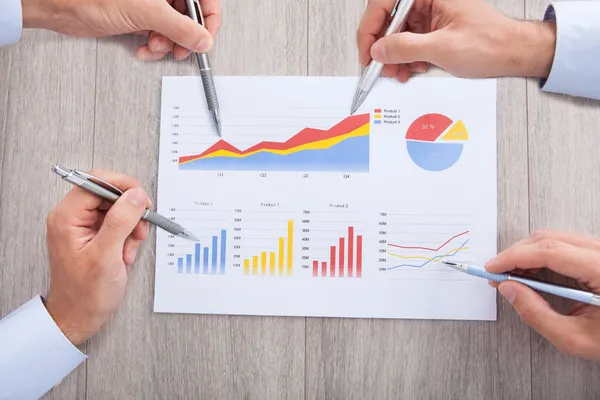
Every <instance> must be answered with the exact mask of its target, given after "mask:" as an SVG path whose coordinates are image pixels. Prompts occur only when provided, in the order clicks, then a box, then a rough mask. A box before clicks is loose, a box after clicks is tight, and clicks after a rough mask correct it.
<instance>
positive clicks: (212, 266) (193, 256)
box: [177, 229, 227, 275]
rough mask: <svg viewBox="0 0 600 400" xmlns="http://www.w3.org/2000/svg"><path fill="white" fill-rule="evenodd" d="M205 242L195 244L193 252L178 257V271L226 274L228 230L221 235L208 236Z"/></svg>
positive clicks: (183, 272) (182, 272) (184, 272)
mask: <svg viewBox="0 0 600 400" xmlns="http://www.w3.org/2000/svg"><path fill="white" fill-rule="evenodd" d="M205 243H206V245H204V243H202V242H201V243H196V244H194V250H193V253H188V254H184V255H181V256H179V257H178V258H177V272H178V273H180V274H204V275H224V274H225V260H226V258H227V231H226V230H225V229H223V230H221V235H220V236H213V237H212V238H207V240H206V242H205ZM184 266H185V267H184Z"/></svg>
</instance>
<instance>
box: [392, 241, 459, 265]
mask: <svg viewBox="0 0 600 400" xmlns="http://www.w3.org/2000/svg"><path fill="white" fill-rule="evenodd" d="M450 240H452V239H450ZM450 240H449V241H450ZM468 242H469V239H467V240H466V241H465V242H464V243H463V244H462V245H461V246H460V247H458V248H455V249H452V250H450V251H448V252H447V253H446V254H442V255H438V256H434V257H430V258H428V257H424V256H401V255H398V254H394V253H390V252H389V251H388V252H387V253H388V254H389V255H392V256H394V257H397V258H403V259H420V260H426V261H425V262H424V263H422V264H419V265H415V264H400V265H396V266H393V267H389V268H388V270H392V269H396V268H402V267H412V268H423V267H424V266H426V265H427V264H429V263H431V262H433V261H439V260H441V259H443V258H446V257H453V256H455V255H456V254H458V252H459V251H461V250H468V249H469V248H468V247H465V246H466V244H467V243H468ZM442 247H443V246H442Z"/></svg>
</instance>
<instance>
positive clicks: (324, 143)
mask: <svg viewBox="0 0 600 400" xmlns="http://www.w3.org/2000/svg"><path fill="white" fill-rule="evenodd" d="M369 132H370V129H369V124H368V123H367V124H365V125H363V126H361V127H359V128H357V129H355V130H353V131H352V132H349V133H346V134H345V135H340V136H335V137H332V138H329V139H325V140H319V141H316V142H310V143H305V144H302V145H300V146H296V147H292V148H289V149H285V150H277V149H268V150H267V149H260V150H257V151H252V152H249V153H245V154H237V153H232V152H230V151H228V150H217V151H215V152H214V153H211V154H207V155H205V156H203V157H202V158H212V157H231V158H244V157H248V156H251V155H253V154H256V153H260V152H264V153H272V154H279V155H287V154H291V153H297V152H299V151H303V150H323V149H328V148H330V147H333V146H335V145H336V144H338V143H340V142H342V141H344V140H346V139H350V138H353V137H358V136H366V135H368V134H369Z"/></svg>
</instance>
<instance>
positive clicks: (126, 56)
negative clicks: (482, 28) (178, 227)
mask: <svg viewBox="0 0 600 400" xmlns="http://www.w3.org/2000/svg"><path fill="white" fill-rule="evenodd" d="M496 3H497V5H498V6H499V7H500V8H501V9H502V10H503V11H504V12H506V13H507V14H510V15H512V16H515V17H519V18H523V17H527V18H532V19H539V18H540V17H541V16H542V15H543V12H544V10H545V7H546V2H545V1H542V0H527V2H526V4H524V3H523V0H498V1H497V2H496ZM363 6H364V1H363V0H345V1H342V0H293V1H292V0H245V1H235V0H223V12H224V25H223V28H222V31H221V32H220V34H219V36H218V39H217V43H216V49H215V50H214V55H213V56H212V60H213V65H214V69H215V71H217V73H218V74H220V75H257V74H262V75H356V74H358V73H359V66H358V63H357V59H358V56H357V51H356V46H355V32H356V28H357V26H358V21H359V19H360V15H361V13H362V8H363ZM524 13H525V14H524ZM143 41H144V38H140V37H132V36H125V37H119V38H108V39H100V40H95V39H73V38H67V37H63V36H59V35H56V34H53V33H49V32H31V31H28V32H26V33H25V34H24V37H23V39H22V40H21V42H20V43H19V44H18V45H15V46H11V47H10V48H2V49H0V71H1V72H0V179H1V180H0V266H1V267H0V288H1V289H0V314H1V315H2V316H3V315H6V314H7V313H8V312H9V311H10V310H13V309H14V308H16V307H18V306H20V305H21V304H22V303H24V302H25V301H27V300H28V299H30V298H31V297H32V296H33V295H35V294H37V293H44V292H45V290H46V287H47V284H48V278H47V276H48V275H47V264H46V248H45V239H44V233H45V228H44V223H45V218H46V215H47V213H48V212H49V210H50V209H51V208H52V207H53V206H54V205H55V204H56V203H57V202H58V201H59V200H60V199H61V198H62V197H63V195H64V194H65V193H66V192H67V191H68V190H69V189H70V188H71V187H70V186H69V185H67V184H61V183H59V182H58V181H57V178H56V176H54V175H53V174H52V173H51V171H50V166H51V165H52V164H54V163H56V162H60V163H63V164H65V165H68V166H77V167H78V168H80V169H88V168H91V167H92V166H97V167H102V168H105V169H112V170H116V171H120V172H124V173H127V174H130V175H133V176H136V177H137V178H139V179H140V180H141V182H142V183H143V185H144V187H145V189H146V190H147V191H148V192H149V193H151V194H152V195H153V196H155V194H156V177H157V157H158V136H159V115H160V112H159V111H160V104H159V103H160V81H161V77H162V76H163V75H196V74H197V68H196V65H195V64H194V62H193V61H192V59H191V58H190V59H188V60H186V61H185V62H175V61H173V60H172V59H169V60H165V61H162V62H152V63H142V62H139V61H137V60H136V59H135V58H134V54H135V49H136V48H137V45H139V44H140V43H142V42H143ZM457 56H459V57H460V55H457ZM497 122H498V148H499V149H498V152H499V178H498V185H499V246H500V248H501V249H504V248H506V247H507V246H509V245H511V244H512V243H514V242H515V241H517V240H519V239H521V238H522V237H524V236H525V235H527V234H528V233H529V232H532V231H533V230H535V229H538V228H546V227H548V228H559V229H569V230H575V231H578V232H581V233H586V234H599V233H600V215H598V209H599V207H600V156H599V155H598V149H600V104H599V103H598V102H594V101H589V100H584V99H574V98H570V97H566V96H556V95H552V94H547V93H542V92H540V90H539V88H538V82H537V81H535V80H530V81H526V80H524V79H501V80H500V82H499V88H498V121H497ZM24 181H26V182H27V185H25V184H24ZM31 187H33V188H35V193H34V192H32V189H30V188H31ZM38 193H41V195H39V194H38ZM152 232H154V230H153V231H152ZM152 236H153V235H152ZM154 244H155V243H154V239H153V238H152V239H150V240H149V241H148V242H147V243H146V244H145V245H144V246H143V247H142V250H141V258H140V259H139V261H138V262H137V264H136V265H135V266H133V267H132V268H131V275H130V282H129V287H128V291H127V296H126V299H125V301H124V304H123V305H122V307H121V308H120V310H119V312H118V313H117V314H116V315H115V317H114V319H112V320H111V321H110V322H109V323H108V324H107V325H106V326H105V327H104V328H103V330H102V331H101V332H100V333H99V334H98V335H97V336H95V337H94V338H92V339H91V340H90V341H89V342H88V343H87V344H86V345H85V346H82V350H84V351H85V352H86V353H87V354H88V355H89V359H88V360H87V362H86V364H83V365H82V366H80V367H79V368H78V369H77V370H76V371H74V372H73V374H71V375H70V376H69V377H67V378H66V379H65V380H64V381H63V382H62V383H61V384H60V385H59V386H58V387H57V388H56V389H54V390H53V392H52V393H50V394H49V395H48V396H47V398H55V399H85V398H87V399H99V400H107V399H144V400H150V399H260V400H266V399H303V398H306V399H342V400H348V399H371V398H377V399H392V398H393V399H399V398H401V399H461V400H462V399H519V400H521V399H544V400H546V399H561V400H562V399H577V400H579V399H598V398H599V397H600V379H599V378H598V377H599V376H600V364H592V363H589V362H585V361H582V360H580V359H575V358H571V357H567V356H564V355H562V354H560V353H559V352H558V351H556V350H555V349H554V348H553V347H552V346H551V345H550V344H549V343H547V342H546V341H545V340H543V339H542V338H541V337H540V336H539V335H538V334H537V333H536V332H534V331H532V330H531V329H529V328H528V327H527V326H526V325H524V324H523V323H521V321H520V320H519V318H518V316H517V315H516V314H515V313H514V312H513V310H512V308H511V307H510V306H509V305H507V303H506V302H505V301H504V300H503V299H499V319H498V321H497V322H495V323H488V322H462V321H461V322H450V321H447V322H446V321H405V320H397V321H394V320H390V321H388V320H349V319H320V318H255V317H229V316H201V315H186V316H177V315H154V314H153V313H152V304H153V287H154Z"/></svg>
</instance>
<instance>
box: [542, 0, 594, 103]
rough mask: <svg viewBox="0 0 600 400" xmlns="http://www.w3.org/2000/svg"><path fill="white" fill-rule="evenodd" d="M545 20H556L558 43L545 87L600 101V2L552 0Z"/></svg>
mask: <svg viewBox="0 0 600 400" xmlns="http://www.w3.org/2000/svg"><path fill="white" fill-rule="evenodd" d="M544 20H545V21H555V22H556V46H555V51H554V60H553V62H552V69H551V70H550V74H549V76H548V78H547V79H543V80H542V81H541V82H540V87H541V89H542V90H543V91H546V92H554V93H563V94H567V95H571V96H576V97H587V98H591V99H598V100H600V1H598V0H583V1H582V0H576V1H557V2H552V3H550V5H549V6H548V8H547V9H546V14H545V15H544Z"/></svg>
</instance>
